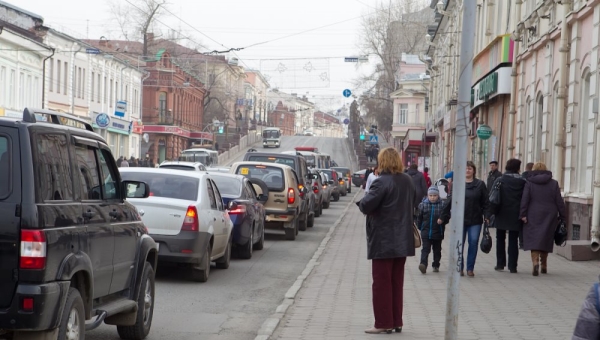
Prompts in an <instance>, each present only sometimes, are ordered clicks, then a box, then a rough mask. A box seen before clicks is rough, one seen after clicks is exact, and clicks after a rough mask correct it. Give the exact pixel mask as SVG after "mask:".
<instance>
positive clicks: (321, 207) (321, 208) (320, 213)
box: [319, 202, 325, 216]
mask: <svg viewBox="0 0 600 340" xmlns="http://www.w3.org/2000/svg"><path fill="white" fill-rule="evenodd" d="M323 204H325V202H321V205H320V206H319V216H323Z"/></svg>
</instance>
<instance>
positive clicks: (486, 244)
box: [479, 221, 492, 254]
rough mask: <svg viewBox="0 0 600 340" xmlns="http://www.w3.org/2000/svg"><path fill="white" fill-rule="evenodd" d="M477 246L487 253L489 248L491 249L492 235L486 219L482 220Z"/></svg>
mask: <svg viewBox="0 0 600 340" xmlns="http://www.w3.org/2000/svg"><path fill="white" fill-rule="evenodd" d="M479 248H480V249H481V251H482V252H484V253H486V254H489V252H490V250H492V236H491V235H490V229H489V226H488V223H487V222H486V221H484V222H483V235H482V237H481V243H480V244H479Z"/></svg>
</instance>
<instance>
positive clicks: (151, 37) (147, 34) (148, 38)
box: [146, 32, 154, 44]
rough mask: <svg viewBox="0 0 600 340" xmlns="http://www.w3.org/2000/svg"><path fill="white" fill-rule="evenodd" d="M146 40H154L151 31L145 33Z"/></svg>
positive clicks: (149, 41) (150, 41)
mask: <svg viewBox="0 0 600 340" xmlns="http://www.w3.org/2000/svg"><path fill="white" fill-rule="evenodd" d="M146 41H147V42H148V44H150V43H152V42H154V33H152V32H148V33H146Z"/></svg>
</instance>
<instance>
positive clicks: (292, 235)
mask: <svg viewBox="0 0 600 340" xmlns="http://www.w3.org/2000/svg"><path fill="white" fill-rule="evenodd" d="M290 224H292V225H293V227H292V226H291V225H290ZM283 228H284V230H285V239H286V240H288V241H294V240H295V239H296V234H297V233H298V217H296V218H295V219H294V220H293V221H292V222H288V223H284V224H283Z"/></svg>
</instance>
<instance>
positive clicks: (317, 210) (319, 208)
mask: <svg viewBox="0 0 600 340" xmlns="http://www.w3.org/2000/svg"><path fill="white" fill-rule="evenodd" d="M322 206H323V203H319V205H318V206H317V208H316V209H315V217H319V216H321V207H322Z"/></svg>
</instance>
